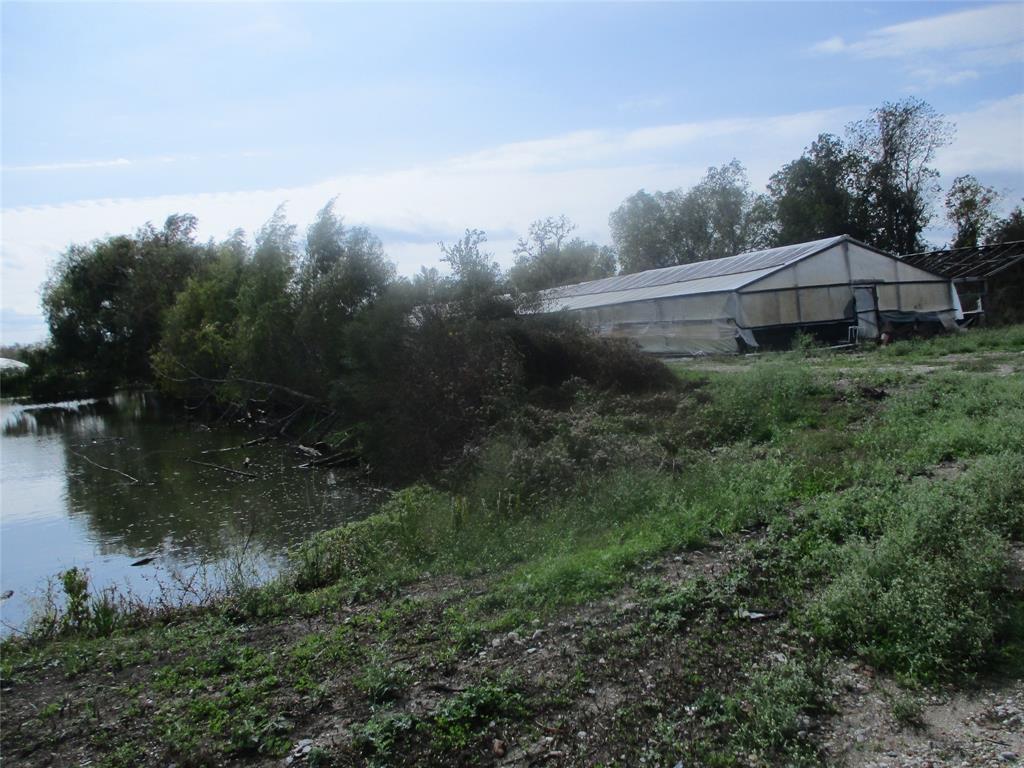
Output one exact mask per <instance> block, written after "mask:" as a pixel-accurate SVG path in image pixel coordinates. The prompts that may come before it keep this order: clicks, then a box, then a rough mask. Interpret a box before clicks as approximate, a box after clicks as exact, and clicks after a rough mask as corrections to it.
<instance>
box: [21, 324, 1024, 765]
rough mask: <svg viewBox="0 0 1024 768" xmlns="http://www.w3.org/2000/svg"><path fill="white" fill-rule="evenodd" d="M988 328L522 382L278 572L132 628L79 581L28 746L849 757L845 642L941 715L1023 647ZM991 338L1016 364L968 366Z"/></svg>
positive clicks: (188, 751)
mask: <svg viewBox="0 0 1024 768" xmlns="http://www.w3.org/2000/svg"><path fill="white" fill-rule="evenodd" d="M537 332H538V333H539V332H540V331H537ZM972 334H973V335H970V336H966V337H956V339H953V340H949V341H945V340H937V341H934V342H919V343H917V344H913V343H911V344H908V346H907V348H906V349H907V352H906V354H895V353H893V352H892V351H890V350H891V348H890V349H881V350H878V351H877V352H873V353H870V354H868V355H861V356H856V357H851V356H841V355H836V354H834V353H829V352H823V351H819V350H815V349H800V350H798V351H795V352H790V353H780V354H777V355H764V356H760V358H759V359H757V360H756V361H755V362H750V361H749V360H747V361H745V362H744V363H743V364H737V365H735V366H733V367H732V369H731V370H712V371H707V370H705V369H703V368H702V367H701V366H700V365H699V364H685V365H680V366H679V367H678V368H677V369H676V371H675V383H674V384H673V386H671V387H665V386H661V387H658V388H656V389H655V391H653V392H651V391H644V390H643V389H642V388H639V389H638V388H636V387H633V386H626V385H623V386H621V387H619V388H618V389H616V388H615V387H613V386H611V381H613V380H615V381H623V382H628V380H629V379H628V377H626V378H621V377H620V376H619V375H614V376H613V375H612V373H611V372H613V371H615V370H617V367H619V366H621V367H623V368H628V367H629V365H630V361H632V360H633V358H631V357H628V356H626V357H623V358H622V359H621V360H620V361H619V362H614V361H612V360H610V359H609V360H607V361H604V362H603V363H602V365H601V366H600V367H599V368H598V369H597V372H593V371H591V372H587V371H583V373H586V377H584V376H583V375H581V365H582V364H577V365H573V366H570V367H569V368H567V369H566V374H565V376H564V377H562V376H559V377H556V379H555V380H553V381H551V382H548V383H546V384H537V383H536V382H532V380H531V379H529V376H528V375H527V374H526V373H523V374H522V375H523V376H524V378H523V379H521V381H522V382H527V381H530V382H532V383H533V384H535V385H536V386H533V388H532V389H531V388H529V387H527V386H526V384H525V383H524V384H523V385H522V386H523V387H524V388H525V389H526V390H527V391H526V392H525V393H524V394H523V395H522V398H524V399H522V400H520V401H516V402H518V403H519V405H517V407H516V408H514V409H511V410H508V411H506V412H504V413H503V415H501V416H498V417H496V418H495V419H494V420H493V421H489V422H481V428H480V429H479V431H477V432H476V437H475V439H474V440H472V441H470V443H469V446H470V447H469V449H467V450H466V451H465V452H464V453H463V454H461V455H460V456H459V458H458V460H456V461H452V462H449V463H446V464H445V465H444V466H442V467H440V469H439V475H438V482H437V483H435V484H433V485H427V484H423V483H420V484H415V485H412V486H410V487H407V488H405V489H404V490H402V491H399V492H397V493H395V494H394V495H393V497H392V499H391V500H390V501H389V502H388V503H387V504H386V505H385V507H384V509H383V510H382V511H381V512H380V513H378V514H376V515H374V516H372V517H370V518H368V519H366V520H364V521H362V522H358V523H355V524H352V525H348V526H346V527H344V528H341V529H338V530H335V531H331V532H328V533H325V534H322V535H320V536H317V537H315V538H314V539H313V540H311V541H310V542H308V543H307V544H306V545H305V546H303V547H300V548H299V549H298V550H297V551H296V552H295V553H294V555H293V558H292V567H291V569H290V570H289V571H288V572H287V573H286V574H284V575H283V576H282V577H281V578H280V579H279V580H277V581H276V582H274V583H272V584H270V585H267V586H265V587H260V588H256V589H248V590H245V591H243V592H240V593H239V594H237V595H235V596H233V597H230V598H228V599H226V600H224V601H223V602H221V603H218V604H216V605H214V606H207V607H205V608H203V609H199V610H192V611H191V612H187V611H186V612H178V613H173V614H164V615H162V616H157V615H154V616H152V617H150V618H149V619H147V620H145V621H141V622H140V621H137V620H135V621H124V622H117V621H115V622H105V621H104V620H103V619H102V616H103V611H102V610H100V611H96V610H94V609H95V608H96V606H100V605H101V603H98V602H96V599H95V598H96V597H97V596H94V595H91V594H89V593H88V590H87V589H86V588H85V587H84V584H83V582H82V579H81V574H78V573H72V574H69V575H66V578H65V581H66V582H67V583H66V584H65V585H64V587H65V592H66V594H67V596H68V598H69V599H68V602H67V605H66V608H65V610H64V613H62V614H60V615H59V617H57V619H56V622H55V623H54V624H52V625H51V626H52V627H53V628H52V629H51V630H50V631H49V632H48V633H43V634H40V635H39V636H38V638H36V639H28V640H20V641H8V642H6V643H5V645H4V647H3V670H2V675H3V681H4V682H3V685H4V686H5V698H6V703H5V714H4V718H5V727H4V736H3V738H4V751H5V754H10V755H16V756H17V757H18V759H20V760H22V761H25V762H29V763H31V762H32V761H33V760H36V756H38V755H41V754H44V753H47V754H48V753H49V751H51V750H54V749H56V750H58V751H59V750H63V749H66V748H71V747H69V746H67V745H76V746H74V747H73V748H74V749H84V750H86V751H87V752H88V751H95V752H96V753H98V752H100V751H102V753H103V754H106V755H120V756H121V757H119V758H117V759H119V760H121V764H130V763H131V764H137V763H138V762H139V761H142V762H159V761H167V760H173V761H175V762H179V763H181V762H182V761H185V762H188V761H189V760H191V761H193V762H200V763H201V762H218V761H243V760H247V759H250V758H253V757H255V756H259V755H266V756H284V755H286V754H289V752H290V751H291V750H292V749H293V748H296V746H297V745H298V746H300V747H301V744H302V741H301V740H302V739H304V738H310V739H313V740H314V742H315V744H314V745H313V746H312V747H311V748H310V750H309V752H308V753H307V754H308V755H313V757H307V758H306V759H307V760H308V761H309V762H310V763H315V764H318V765H361V764H373V765H402V764H404V765H430V764H438V763H446V764H452V763H458V764H487V763H489V762H490V761H492V760H496V759H497V758H498V756H499V755H501V754H506V753H511V752H512V751H513V750H520V752H517V753H516V754H522V755H526V756H528V758H532V757H539V756H543V755H548V754H553V755H554V756H553V757H549V758H547V759H548V760H551V761H561V762H564V763H566V764H579V765H583V764H586V765H591V764H603V765H636V764H639V762H640V760H641V758H643V760H644V761H645V764H654V763H661V764H671V765H674V764H676V762H678V761H680V760H682V761H683V762H684V764H697V765H736V764H759V765H776V764H793V765H813V764H822V763H825V764H828V763H829V762H830V760H831V758H830V756H829V754H828V753H827V752H825V751H824V749H825V748H824V746H823V744H822V741H821V738H822V737H821V734H822V732H823V730H824V729H827V727H828V723H829V722H830V717H831V714H830V713H831V711H832V708H833V707H834V706H835V701H836V696H837V691H836V690H835V689H834V683H833V680H834V679H835V676H836V673H835V669H836V665H838V664H841V663H842V660H844V659H853V660H859V661H860V662H861V663H865V664H870V665H871V666H872V667H873V668H875V669H877V670H878V673H879V674H880V675H881V674H884V675H891V676H892V677H893V678H894V679H895V680H896V681H897V683H899V684H900V685H903V686H907V687H906V689H903V690H897V692H896V693H895V694H893V695H892V696H891V703H890V704H889V705H887V706H888V707H889V709H891V715H892V717H893V718H894V720H895V721H896V722H897V723H900V724H902V725H903V726H905V727H908V728H913V727H918V725H919V723H920V722H921V717H922V716H921V706H922V705H921V704H920V701H921V700H922V694H921V692H920V687H921V686H930V685H933V684H943V685H948V684H954V685H955V684H958V683H961V682H963V681H964V680H966V679H969V678H977V677H978V676H982V677H984V676H985V675H986V674H989V673H992V674H996V675H1006V674H1019V670H1020V669H1021V668H1022V665H1024V657H1022V656H1021V648H1022V647H1024V635H1022V634H1021V632H1022V629H1024V622H1022V621H1021V616H1022V615H1024V614H1022V611H1021V605H1022V603H1024V601H1022V599H1021V594H1020V590H1019V583H1020V572H1019V568H1020V563H1019V560H1018V559H1015V556H1014V554H1013V553H1014V552H1015V551H1016V552H1019V550H1020V547H1021V541H1022V537H1024V501H1022V499H1024V378H1022V375H1021V371H1022V367H1024V366H1022V363H1024V361H1022V359H1021V352H1022V351H1024V345H1021V344H1020V329H1019V328H1017V329H1008V330H1004V331H986V332H972ZM965 338H972V339H973V341H971V342H970V343H971V344H973V345H975V348H976V349H979V350H982V352H981V353H980V354H995V355H1003V356H1005V358H1006V359H1007V360H1009V361H1010V362H1009V363H1003V364H1001V365H1009V366H1010V367H1011V371H1010V372H1009V374H1008V375H1007V372H1006V371H1005V370H1002V369H996V370H991V369H990V370H974V369H972V370H962V369H960V368H959V367H958V366H957V364H956V362H955V361H954V362H947V363H943V360H944V359H945V357H946V356H947V354H961V353H960V352H959V351H958V350H959V347H958V346H957V345H959V344H963V343H964V339H965ZM906 360H910V361H913V366H910V367H906V368H900V366H899V363H901V362H903V361H906ZM925 363H927V365H925ZM916 367H920V368H924V369H927V372H918V371H917V370H916ZM936 369H938V370H936ZM522 370H526V369H522ZM602 372H603V373H602ZM603 375H608V376H610V377H611V378H609V379H607V380H605V379H602V376H603ZM97 617H99V618H97ZM111 675H113V677H112V678H109V679H113V680H114V681H115V682H114V684H113V685H114V687H113V689H111V690H109V691H108V689H107V688H104V687H102V686H101V687H98V688H96V690H95V692H94V693H91V694H90V695H88V696H86V697H85V698H82V699H79V700H74V701H71V700H69V699H68V698H61V697H66V696H68V692H69V691H70V690H72V687H73V686H78V685H81V684H82V683H83V682H84V681H92V680H96V679H99V678H101V677H102V678H104V679H107V678H108V677H109V676H111ZM146 702H150V703H146ZM33 707H35V709H33ZM97 712H99V713H100V714H99V715H98V716H99V717H100V718H101V719H103V720H104V722H111V723H115V726H114V727H112V728H108V729H104V730H101V731H97V730H96V729H94V728H92V726H91V725H90V724H91V723H93V722H94V721H95V719H96V717H97V715H96V713H97ZM580 731H584V732H585V734H584V736H579V735H578V734H579V732H580ZM57 733H63V734H65V736H64V737H63V738H64V739H65V741H63V742H59V743H58V742H56V741H48V740H50V739H56V734H57ZM327 734H329V735H330V736H329V738H328V736H327ZM314 748H315V749H316V752H315V753H314V752H313V749H314ZM555 753H557V754H555ZM296 754H299V753H296ZM299 756H300V757H301V754H299ZM110 759H111V760H114V758H113V757H111V758H110ZM113 764H116V761H115V763H113Z"/></svg>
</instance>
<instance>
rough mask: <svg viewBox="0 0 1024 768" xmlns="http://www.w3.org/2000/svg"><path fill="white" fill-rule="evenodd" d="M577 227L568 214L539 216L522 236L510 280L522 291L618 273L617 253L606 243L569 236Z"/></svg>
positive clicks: (579, 281) (538, 289)
mask: <svg viewBox="0 0 1024 768" xmlns="http://www.w3.org/2000/svg"><path fill="white" fill-rule="evenodd" d="M575 229H576V225H575V224H573V223H572V222H571V221H570V220H569V219H568V218H567V217H565V216H559V217H558V218H553V217H549V218H547V219H539V220H537V221H535V222H533V223H532V224H531V225H530V230H529V235H528V236H527V237H525V238H520V239H519V243H518V245H517V246H516V249H515V256H516V261H515V264H514V265H513V267H512V269H511V270H509V280H510V281H511V283H512V285H513V286H514V287H516V288H517V289H519V290H520V291H525V292H533V291H540V290H543V289H544V288H553V287H555V286H559V285H570V284H572V283H581V282H584V281H587V280H597V279H598V278H601V277H609V276H610V275H614V274H615V253H614V251H613V250H612V249H611V248H609V247H607V246H600V245H598V244H597V243H591V242H587V241H586V240H583V239H582V238H579V237H574V238H572V239H571V240H570V239H569V236H570V235H571V234H572V232H573V231H574V230H575Z"/></svg>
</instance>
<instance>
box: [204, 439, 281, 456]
mask: <svg viewBox="0 0 1024 768" xmlns="http://www.w3.org/2000/svg"><path fill="white" fill-rule="evenodd" d="M265 442H267V438H265V437H257V438H256V439H255V440H249V441H247V442H244V443H242V444H241V445H232V446H231V447H230V448H210V449H208V450H205V451H200V452H199V453H200V454H202V455H204V456H205V455H206V454H208V453H225V452H227V451H240V450H242V449H243V448H250V447H252V446H254V445H259V444H260V443H265Z"/></svg>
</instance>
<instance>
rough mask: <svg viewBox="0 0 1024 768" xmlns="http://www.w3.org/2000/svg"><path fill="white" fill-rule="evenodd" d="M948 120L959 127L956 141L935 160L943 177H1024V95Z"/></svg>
mask: <svg viewBox="0 0 1024 768" xmlns="http://www.w3.org/2000/svg"><path fill="white" fill-rule="evenodd" d="M948 117H949V119H950V120H952V121H953V123H954V124H955V125H956V140H955V141H954V142H953V143H952V144H951V145H950V146H948V147H945V148H944V149H942V150H941V151H940V152H939V153H938V156H937V158H936V166H937V167H938V169H939V171H941V173H942V174H943V175H944V176H956V175H959V174H963V173H974V174H984V173H986V172H994V173H1009V174H1014V175H1018V176H1024V94H1017V95H1016V96H1010V97H1009V98H1006V99H1000V100H998V101H991V102H987V103H985V104H983V105H982V106H981V107H980V108H978V109H976V110H973V111H971V112H961V113H958V114H955V115H949V116H948Z"/></svg>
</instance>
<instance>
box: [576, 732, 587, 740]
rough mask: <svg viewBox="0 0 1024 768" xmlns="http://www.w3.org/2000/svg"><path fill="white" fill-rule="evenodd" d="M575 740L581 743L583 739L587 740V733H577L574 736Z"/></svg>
mask: <svg viewBox="0 0 1024 768" xmlns="http://www.w3.org/2000/svg"><path fill="white" fill-rule="evenodd" d="M576 738H577V739H580V740H581V741H582V740H583V739H586V738H587V732H586V731H580V732H579V733H577V734H576Z"/></svg>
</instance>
